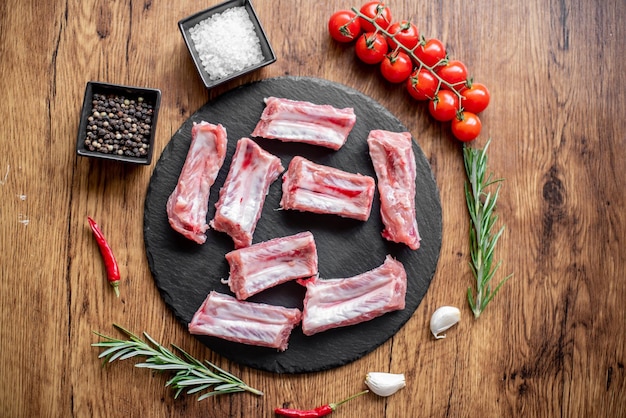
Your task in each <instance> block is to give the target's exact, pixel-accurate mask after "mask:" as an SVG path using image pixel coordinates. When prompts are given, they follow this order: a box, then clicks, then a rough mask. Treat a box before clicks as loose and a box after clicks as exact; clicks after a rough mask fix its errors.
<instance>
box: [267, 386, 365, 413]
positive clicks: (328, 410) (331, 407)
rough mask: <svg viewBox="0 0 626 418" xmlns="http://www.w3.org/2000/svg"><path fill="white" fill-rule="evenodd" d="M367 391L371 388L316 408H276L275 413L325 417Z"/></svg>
mask: <svg viewBox="0 0 626 418" xmlns="http://www.w3.org/2000/svg"><path fill="white" fill-rule="evenodd" d="M367 392H369V390H364V391H363V392H359V393H357V394H356V395H352V396H350V397H349V398H346V399H344V400H342V401H340V402H336V403H329V404H326V405H322V406H318V407H317V408H315V409H292V408H276V409H274V413H275V414H276V415H281V416H283V417H288V418H294V417H295V418H317V417H325V416H326V415H330V414H332V413H333V412H335V410H336V409H337V407H338V406H339V405H341V404H343V403H346V402H348V401H349V400H352V399H354V398H356V397H358V396H361V395H364V394H366V393H367Z"/></svg>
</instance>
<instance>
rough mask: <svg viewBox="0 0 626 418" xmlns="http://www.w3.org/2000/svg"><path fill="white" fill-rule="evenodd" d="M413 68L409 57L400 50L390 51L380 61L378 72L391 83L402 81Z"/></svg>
mask: <svg viewBox="0 0 626 418" xmlns="http://www.w3.org/2000/svg"><path fill="white" fill-rule="evenodd" d="M412 70H413V61H411V57H409V56H408V55H407V54H405V53H404V52H402V51H397V52H392V53H391V54H389V55H387V56H385V58H383V61H382V62H381V63H380V72H381V73H382V75H383V77H385V79H386V80H387V81H389V82H391V83H402V82H403V81H404V80H406V79H407V78H409V76H410V75H411V71H412Z"/></svg>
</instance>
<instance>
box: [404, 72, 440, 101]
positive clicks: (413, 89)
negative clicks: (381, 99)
mask: <svg viewBox="0 0 626 418" xmlns="http://www.w3.org/2000/svg"><path fill="white" fill-rule="evenodd" d="M438 84H439V82H438V80H437V79H436V78H435V76H434V75H433V73H431V72H430V71H428V70H427V69H425V68H422V69H420V70H416V71H414V72H413V74H411V77H409V78H408V79H407V81H406V89H407V90H408V92H409V94H410V95H411V97H413V98H414V99H415V100H430V99H432V98H433V97H435V92H436V91H437V86H438Z"/></svg>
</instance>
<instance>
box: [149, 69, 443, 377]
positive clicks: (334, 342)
mask: <svg viewBox="0 0 626 418" xmlns="http://www.w3.org/2000/svg"><path fill="white" fill-rule="evenodd" d="M268 96H276V97H283V98H288V99H293V100H303V101H309V102H313V103H317V104H330V105H333V106H335V107H338V108H344V107H352V108H354V111H355V113H356V116H357V122H356V124H355V126H354V128H353V130H352V131H351V133H350V136H349V137H348V140H347V142H346V144H345V145H344V146H343V147H342V148H341V149H340V150H339V151H332V150H327V149H325V148H321V147H315V146H311V145H305V144H295V143H283V142H280V141H277V140H269V139H268V140H266V139H261V138H253V139H255V141H256V142H257V143H258V144H259V145H260V146H261V147H262V148H264V149H265V150H267V151H269V152H271V153H273V154H274V155H277V156H278V157H280V159H281V161H282V164H283V166H284V167H285V169H286V168H287V167H288V165H289V161H290V160H291V158H292V157H293V156H295V155H302V156H304V157H306V158H308V159H310V160H312V161H314V162H316V163H319V164H325V165H329V166H333V167H337V168H341V169H343V170H345V171H349V172H354V173H361V174H365V175H370V176H372V177H374V178H376V175H375V173H374V169H373V166H372V163H371V160H370V157H369V154H368V147H367V142H366V138H367V135H368V133H369V131H370V130H372V129H385V130H389V131H396V132H401V131H406V130H407V129H406V128H405V127H404V126H403V125H402V124H401V123H400V121H399V120H398V119H397V118H396V117H395V116H393V115H392V114H391V113H390V112H389V111H388V110H386V109H385V108H384V107H383V106H381V105H380V104H379V103H377V102H376V101H374V100H373V99H371V98H370V97H367V96H365V95H363V94H362V93H360V92H358V91H356V90H353V89H351V88H349V87H347V86H344V85H340V84H337V83H333V82H330V81H328V80H322V79H316V78H305V77H278V78H272V79H266V80H263V81H258V82H254V83H251V84H247V85H244V86H241V87H238V88H235V89H233V90H231V91H229V92H227V93H224V94H223V95H221V96H219V97H217V98H216V99H214V100H212V101H210V102H208V103H207V104H206V105H204V106H203V107H201V108H200V109H199V110H198V111H197V112H196V113H195V114H194V115H192V116H191V117H190V118H189V119H188V120H187V121H186V122H185V123H183V125H182V126H181V127H180V129H179V130H178V131H177V132H176V133H175V134H174V135H173V136H172V139H171V141H170V142H169V144H168V145H167V146H166V147H165V149H164V150H163V153H162V154H161V157H160V159H159V161H158V162H157V164H156V166H155V169H154V172H153V174H152V177H151V179H150V184H149V187H148V192H147V196H146V200H145V213H144V240H145V248H146V254H147V258H148V263H149V266H150V270H151V272H152V274H153V276H154V280H155V283H156V285H157V287H158V289H159V291H160V293H161V296H162V297H163V299H164V301H165V303H166V305H167V306H168V307H169V308H170V309H171V310H172V311H173V313H174V314H175V316H176V318H177V319H178V320H179V321H181V322H182V323H183V324H184V326H185V327H186V326H187V324H188V323H189V322H190V320H191V318H192V316H193V315H194V313H195V311H196V310H197V309H198V307H199V306H200V305H201V304H202V302H203V301H204V299H205V298H206V296H207V294H208V293H209V291H211V290H216V291H218V292H222V293H226V294H232V293H231V292H230V290H229V288H228V286H227V285H225V284H223V283H222V282H221V279H226V278H228V263H227V262H226V260H225V258H224V255H225V254H226V253H227V252H229V251H231V250H233V248H234V247H233V244H232V240H231V239H230V237H228V236H227V235H225V234H223V233H220V232H216V231H213V230H209V231H208V232H207V241H206V243H204V244H203V245H198V244H196V243H194V242H192V241H190V240H187V239H186V238H184V237H183V236H181V235H179V234H178V233H176V232H175V231H174V230H172V229H171V227H170V226H169V223H168V220H167V214H166V211H165V204H166V201H167V198H168V197H169V195H170V194H171V193H172V191H173V190H174V187H175V186H176V183H177V182H178V176H179V174H180V172H181V169H182V166H183V163H184V161H185V158H186V156H187V151H188V149H189V145H190V142H191V127H192V124H193V122H200V121H202V120H205V121H207V122H210V123H215V124H217V123H221V124H222V125H223V126H224V127H225V128H226V131H227V133H228V153H227V155H226V160H225V162H224V165H223V166H222V169H221V170H220V172H219V175H218V177H217V180H216V181H215V184H214V185H213V187H212V188H211V195H210V199H209V213H208V215H207V218H208V219H209V220H210V219H212V218H213V215H214V214H215V202H216V201H217V199H218V194H219V190H220V187H221V186H222V184H223V183H224V180H225V178H226V174H227V173H228V168H229V166H230V161H231V158H232V155H233V153H234V150H235V144H236V141H237V140H238V139H239V138H241V137H249V136H250V134H251V132H252V130H253V129H254V127H255V126H256V123H257V122H258V120H259V117H260V115H261V113H262V112H263V109H264V108H265V104H264V102H263V99H264V98H265V97H268ZM414 151H415V157H416V162H417V180H416V183H417V193H416V199H415V201H416V209H417V222H418V227H419V232H420V235H421V237H422V241H421V247H420V248H419V249H418V250H416V251H413V250H410V249H409V248H408V247H406V246H404V245H400V244H394V243H390V242H387V241H386V240H384V239H383V238H382V237H381V231H382V229H383V224H382V221H381V218H380V212H379V211H380V204H379V195H378V191H376V194H375V196H374V204H373V206H372V212H371V215H370V218H369V220H368V221H367V222H361V221H356V220H351V219H344V218H340V217H337V216H333V215H318V214H312V213H303V212H296V211H288V210H277V209H278V208H279V201H280V197H281V179H280V178H279V180H277V181H276V182H274V183H273V184H272V185H271V187H270V190H269V193H268V196H267V198H266V201H265V205H264V208H263V213H262V215H261V219H260V220H259V222H258V224H257V228H256V231H255V233H254V239H253V243H257V242H261V241H266V240H268V239H271V238H275V237H280V236H286V235H291V234H295V233H297V232H301V231H306V230H309V231H311V232H312V233H313V235H314V237H315V241H316V245H317V249H318V259H319V274H320V277H321V278H342V277H351V276H354V275H357V274H360V273H363V272H365V271H368V270H371V269H373V268H375V267H378V266H379V265H381V264H382V263H383V261H384V260H385V256H386V255H387V254H391V255H392V256H393V257H395V258H396V259H398V260H399V261H401V262H402V263H403V264H404V267H405V269H406V271H407V276H408V286H407V295H406V308H405V309H404V310H402V311H397V312H391V313H388V314H385V315H383V316H381V317H378V318H376V319H373V320H371V321H369V322H365V323H362V324H358V325H353V326H350V327H343V328H337V329H333V330H329V331H325V332H322V333H319V334H317V335H314V336H310V337H307V336H305V335H304V334H303V333H302V330H301V328H300V327H299V326H298V327H296V328H295V329H294V330H293V332H292V334H291V338H290V340H289V348H288V349H287V350H286V351H284V352H279V351H277V350H275V349H271V348H263V347H255V346H247V345H244V344H239V343H233V342H229V341H223V340H220V339H217V338H213V337H204V336H198V337H197V338H199V340H200V341H202V343H203V344H205V345H206V346H207V347H209V348H210V349H212V350H213V351H215V352H217V353H218V354H220V355H222V356H224V357H226V358H228V359H230V360H232V361H235V362H237V363H239V364H242V365H246V366H249V367H252V368H255V369H260V370H265V371H269V372H275V373H306V372H315V371H321V370H326V369H330V368H334V367H338V366H342V365H344V364H347V363H349V362H352V361H354V360H357V359H359V358H361V357H362V356H364V355H365V354H367V353H369V352H371V351H373V350H374V349H375V348H376V347H378V346H380V345H381V344H383V343H384V342H385V341H387V340H388V339H389V338H390V337H392V336H393V335H394V334H395V333H396V332H398V330H399V329H400V328H401V327H402V326H403V325H404V324H405V323H406V322H407V321H408V320H409V318H410V317H411V315H412V314H413V312H414V311H415V309H417V307H418V305H419V303H420V302H421V300H422V298H423V297H424V295H425V294H426V291H427V290H428V286H429V284H430V281H431V280H432V277H433V275H434V273H435V269H436V267H437V261H438V259H439V251H440V248H441V231H442V225H441V204H440V201H439V192H438V189H437V185H436V183H435V180H434V178H433V175H432V172H431V169H430V165H429V164H428V160H427V159H426V158H425V156H424V154H423V152H422V150H421V149H420V148H419V146H418V145H417V142H415V141H414ZM304 293H305V291H304V288H303V287H302V286H300V285H298V284H297V283H295V282H291V283H285V284H283V285H280V286H277V287H275V288H273V289H270V290H267V291H265V292H262V293H260V294H257V295H255V296H253V297H252V298H250V299H249V300H251V301H254V302H264V303H270V304H275V305H282V306H288V307H298V308H302V300H303V298H304Z"/></svg>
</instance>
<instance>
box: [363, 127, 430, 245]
mask: <svg viewBox="0 0 626 418" xmlns="http://www.w3.org/2000/svg"><path fill="white" fill-rule="evenodd" d="M412 141H413V140H412V139H411V134H410V133H408V132H389V131H382V130H373V131H371V132H370V133H369V136H368V137H367V144H368V145H369V153H370V157H371V158H372V162H373V163H374V171H376V177H377V178H378V192H379V194H380V215H381V217H382V220H383V224H384V225H385V229H384V230H383V231H382V235H383V237H384V238H385V239H387V240H389V241H393V242H398V243H404V244H406V245H407V246H408V247H409V248H411V249H413V250H417V249H418V248H419V247H420V239H421V238H420V235H419V232H418V229H417V220H416V219H415V176H416V172H415V155H414V154H413V147H412Z"/></svg>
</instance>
